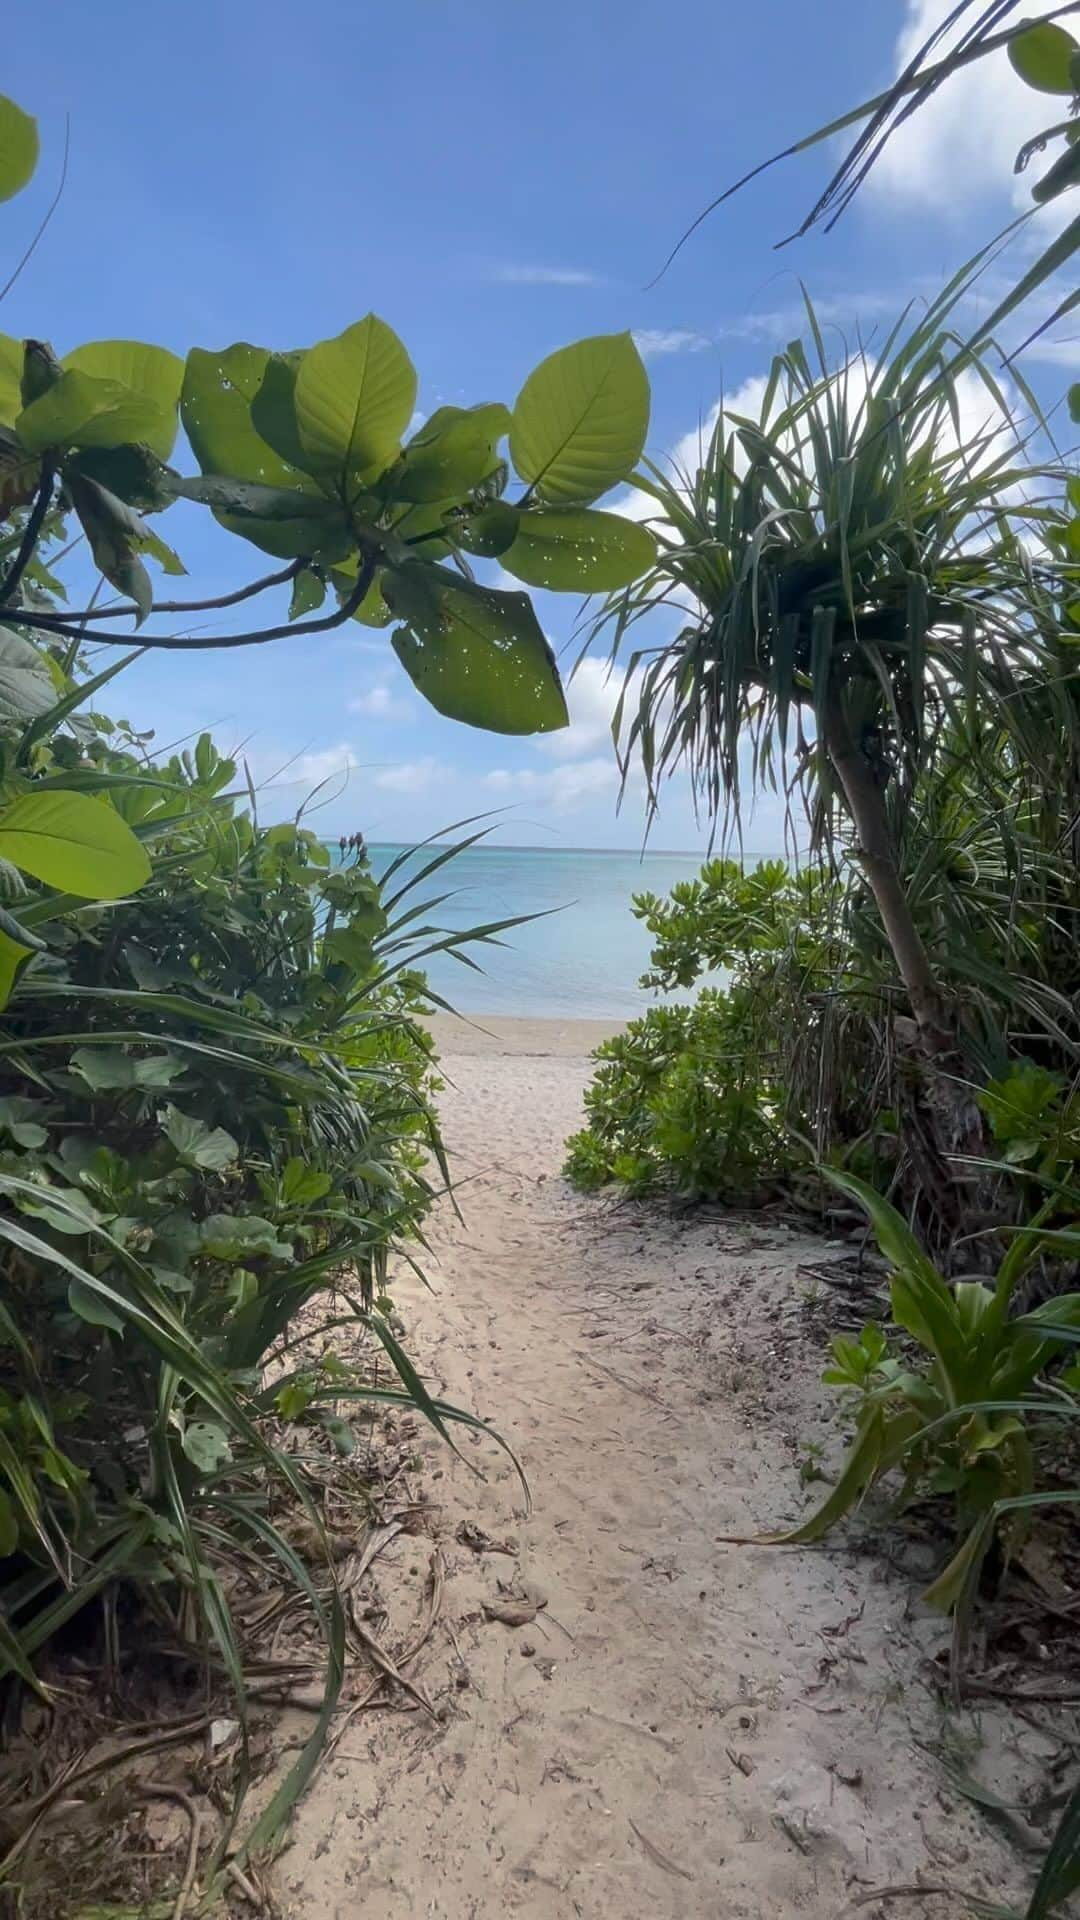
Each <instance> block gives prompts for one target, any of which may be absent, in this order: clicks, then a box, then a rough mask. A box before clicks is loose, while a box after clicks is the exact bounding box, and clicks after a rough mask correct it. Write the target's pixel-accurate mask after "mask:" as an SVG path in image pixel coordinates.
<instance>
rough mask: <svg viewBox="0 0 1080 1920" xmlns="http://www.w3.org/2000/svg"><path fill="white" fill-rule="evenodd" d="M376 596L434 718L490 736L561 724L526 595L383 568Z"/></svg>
mask: <svg viewBox="0 0 1080 1920" xmlns="http://www.w3.org/2000/svg"><path fill="white" fill-rule="evenodd" d="M383 593H384V594H385V597H386V603H387V605H388V606H389V607H390V608H391V610H392V612H393V613H395V614H396V615H397V616H398V618H399V619H400V620H401V621H402V625H401V626H399V627H398V628H397V629H396V631H395V632H394V634H393V636H392V638H393V646H394V651H395V653H396V654H397V656H398V659H399V660H400V661H401V664H402V666H403V667H404V668H405V671H406V673H407V674H408V676H409V678H410V680H411V681H412V683H413V685H414V686H415V687H416V690H417V692H418V693H422V694H423V696H424V698H425V700H427V701H429V702H430V703H431V705H432V706H433V707H434V708H435V710H436V712H437V713H443V714H445V715H446V716H447V718H448V719H450V720H463V721H465V722H466V724H467V725H468V726H472V727H484V728H486V729H487V730H488V731H489V732H492V733H551V732H554V731H555V730H556V729H557V728H559V727H565V726H566V724H567V718H568V716H567V712H566V701H565V699H564V697H563V690H562V684H561V682H560V680H559V673H558V668H557V667H556V665H555V655H554V654H553V653H552V651H551V648H550V647H549V645H548V643H547V641H546V640H545V638H544V636H543V634H542V632H541V631H540V627H539V624H538V622H537V618H536V614H535V613H534V612H533V609H532V606H531V605H530V603H529V598H528V595H527V594H524V593H498V592H496V591H495V590H494V589H493V588H491V587H478V586H475V585H474V584H473V583H472V582H470V581H466V580H458V579H457V577H456V576H455V575H454V574H451V573H446V572H444V570H443V569H442V568H440V567H420V566H414V567H400V568H397V569H394V570H390V569H387V572H386V574H385V575H384V578H383Z"/></svg>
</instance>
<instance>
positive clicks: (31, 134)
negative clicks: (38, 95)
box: [0, 93, 38, 200]
mask: <svg viewBox="0 0 1080 1920" xmlns="http://www.w3.org/2000/svg"><path fill="white" fill-rule="evenodd" d="M37 161H38V130H37V121H36V120H34V119H33V118H32V117H31V115H30V114H28V113H24V112H23V110H22V108H21V107H17V106H16V105H15V102H14V100H9V99H8V98H7V95H6V94H2V93H0V200H10V199H12V197H13V196H14V195H15V194H17V193H21V192H22V189H23V188H24V187H25V185H26V183H27V181H28V180H29V179H30V178H31V177H32V175H33V171H34V168H35V167H36V166H37Z"/></svg>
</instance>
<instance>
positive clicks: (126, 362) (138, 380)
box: [63, 340, 184, 460]
mask: <svg viewBox="0 0 1080 1920" xmlns="http://www.w3.org/2000/svg"><path fill="white" fill-rule="evenodd" d="M63 364H64V366H65V367H76V368H78V369H79V371H81V372H82V373H89V374H93V376H94V378H95V379H97V380H115V381H116V383H117V385H118V386H121V387H123V388H125V389H126V391H127V392H128V393H137V394H138V395H139V396H140V398H141V399H143V400H145V401H146V402H147V403H148V404H149V405H150V406H152V407H153V408H154V410H155V412H156V413H157V414H158V416H159V420H160V425H159V427H158V429H157V431H156V432H154V433H139V434H134V435H130V436H129V438H132V439H137V440H141V441H143V442H144V443H145V444H146V445H147V446H148V447H149V448H150V450H151V452H152V453H156V454H157V456H158V459H159V460H167V459H168V457H169V455H170V453H171V452H172V449H173V441H174V440H175V439H176V425H177V420H176V409H177V406H178V405H179V401H180V388H181V385H182V384H183V379H184V363H183V361H182V360H180V359H178V357H177V355H176V354H175V353H170V352H169V351H168V348H167V347H151V346H147V345H145V344H144V342H143V341H141V340H89V341H87V343H86V345H85V346H82V347H75V348H74V350H73V351H72V352H71V353H66V354H65V355H64V361H63Z"/></svg>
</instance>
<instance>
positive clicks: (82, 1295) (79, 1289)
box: [68, 1279, 124, 1334]
mask: <svg viewBox="0 0 1080 1920" xmlns="http://www.w3.org/2000/svg"><path fill="white" fill-rule="evenodd" d="M68 1306H69V1307H70V1308H71V1311H72V1313H74V1314H77V1315H78V1317H79V1319H80V1320H85V1321H86V1324H87V1326H89V1327H108V1329H109V1331H110V1332H111V1333H119V1334H122V1333H123V1331H124V1323H123V1321H122V1320H121V1318H120V1316H119V1314H117V1313H114V1312H113V1310H112V1308H111V1307H110V1306H109V1305H108V1304H107V1302H106V1301H105V1300H103V1299H102V1297H101V1295H100V1294H99V1293H97V1292H95V1291H94V1289H93V1288H92V1287H88V1286H87V1284H86V1282H85V1281H84V1280H77V1279H72V1280H69V1281H68Z"/></svg>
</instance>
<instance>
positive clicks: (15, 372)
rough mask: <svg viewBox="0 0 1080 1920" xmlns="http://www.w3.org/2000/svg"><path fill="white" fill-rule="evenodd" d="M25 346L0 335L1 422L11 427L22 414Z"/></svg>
mask: <svg viewBox="0 0 1080 1920" xmlns="http://www.w3.org/2000/svg"><path fill="white" fill-rule="evenodd" d="M22 368H23V345H22V341H21V340H13V339H12V338H11V335H10V334H9V333H0V422H3V424H4V425H5V426H8V427H11V426H14V424H15V417H16V415H17V414H19V413H21V412H22Z"/></svg>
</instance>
